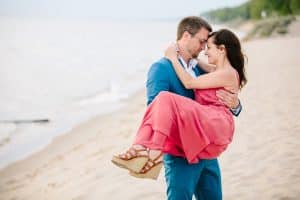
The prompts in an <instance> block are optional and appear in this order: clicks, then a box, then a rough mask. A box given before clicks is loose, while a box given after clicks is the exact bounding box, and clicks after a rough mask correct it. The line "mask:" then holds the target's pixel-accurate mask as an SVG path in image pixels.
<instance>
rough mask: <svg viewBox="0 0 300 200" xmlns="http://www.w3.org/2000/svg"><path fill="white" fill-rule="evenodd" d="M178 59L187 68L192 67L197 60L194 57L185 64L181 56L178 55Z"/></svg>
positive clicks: (195, 64)
mask: <svg viewBox="0 0 300 200" xmlns="http://www.w3.org/2000/svg"><path fill="white" fill-rule="evenodd" d="M179 60H180V62H181V63H182V65H183V67H184V68H185V69H188V68H190V69H194V68H195V67H196V66H197V64H198V61H197V59H195V58H192V59H190V61H189V63H188V64H189V65H187V63H186V62H185V61H184V59H183V58H182V57H181V56H179Z"/></svg>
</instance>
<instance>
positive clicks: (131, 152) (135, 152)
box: [119, 147, 148, 160]
mask: <svg viewBox="0 0 300 200" xmlns="http://www.w3.org/2000/svg"><path fill="white" fill-rule="evenodd" d="M142 151H147V152H148V149H147V148H144V149H135V148H134V147H130V148H129V149H128V150H127V151H126V152H125V153H124V154H120V155H119V157H122V155H124V157H125V159H127V160H130V159H133V158H136V157H137V156H138V155H139V152H142Z"/></svg>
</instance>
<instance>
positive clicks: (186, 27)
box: [177, 16, 212, 40]
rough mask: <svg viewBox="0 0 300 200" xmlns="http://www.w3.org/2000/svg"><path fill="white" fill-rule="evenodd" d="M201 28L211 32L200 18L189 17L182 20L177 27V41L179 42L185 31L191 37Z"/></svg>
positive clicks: (209, 27)
mask: <svg viewBox="0 0 300 200" xmlns="http://www.w3.org/2000/svg"><path fill="white" fill-rule="evenodd" d="M201 28H205V29H207V30H208V31H209V32H211V31H212V28H211V26H210V25H209V24H208V23H207V22H206V21H205V20H204V19H202V18H201V17H198V16H189V17H185V18H183V19H182V20H181V21H180V23H179V25H178V27H177V40H180V39H181V37H182V35H183V33H184V32H185V31H187V32H189V33H190V34H191V35H195V34H196V33H197V32H198V31H199V30H200V29H201Z"/></svg>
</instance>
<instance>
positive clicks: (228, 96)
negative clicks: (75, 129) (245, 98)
mask: <svg viewBox="0 0 300 200" xmlns="http://www.w3.org/2000/svg"><path fill="white" fill-rule="evenodd" d="M216 95H217V97H218V98H219V100H220V101H221V102H222V103H224V104H225V105H226V106H227V107H228V108H230V109H235V108H237V107H238V105H239V99H238V93H237V92H230V91H228V90H224V89H220V90H218V91H217V93H216Z"/></svg>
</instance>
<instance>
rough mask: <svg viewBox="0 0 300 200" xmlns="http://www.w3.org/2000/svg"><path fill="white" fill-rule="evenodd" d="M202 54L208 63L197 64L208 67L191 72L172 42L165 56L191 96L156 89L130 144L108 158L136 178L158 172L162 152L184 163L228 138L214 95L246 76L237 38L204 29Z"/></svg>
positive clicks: (206, 155) (213, 153)
mask: <svg viewBox="0 0 300 200" xmlns="http://www.w3.org/2000/svg"><path fill="white" fill-rule="evenodd" d="M206 55H207V56H208V62H209V64H204V63H203V62H200V66H201V67H203V69H204V70H205V71H207V72H209V73H207V74H205V75H202V76H200V77H197V78H194V77H192V76H190V75H189V74H188V73H187V72H186V71H185V70H184V69H183V67H182V66H181V64H180V62H179V60H178V55H177V50H176V47H175V46H170V47H169V48H168V49H167V50H166V52H165V57H166V58H168V59H169V60H170V61H171V62H172V65H173V67H174V70H175V72H176V74H177V76H178V77H179V79H180V81H181V82H182V84H183V85H184V87H185V88H187V89H195V101H194V100H191V99H189V98H186V97H183V96H180V95H177V94H173V93H170V92H161V93H160V94H159V95H158V96H157V97H156V98H155V99H154V101H153V102H152V103H151V104H150V105H149V106H148V108H147V110H146V113H145V115H144V118H143V121H142V124H141V126H140V128H139V130H138V133H137V135H136V137H135V141H134V143H133V145H132V146H131V147H130V148H129V150H128V151H126V152H125V153H123V154H120V155H117V156H114V157H113V159H112V162H113V163H115V164H116V165H118V166H120V167H123V168H126V169H129V170H130V171H131V175H133V176H136V177H140V178H152V179H156V178H157V177H158V174H159V171H160V169H161V167H162V153H163V152H165V153H169V154H172V155H175V156H183V157H185V158H186V159H187V160H188V162H189V163H197V162H198V161H199V159H212V158H216V157H218V156H219V155H220V154H221V153H222V152H223V151H224V150H225V149H226V148H227V146H228V144H230V142H231V141H232V136H233V132H234V121H233V117H232V113H231V112H230V111H229V110H228V108H227V107H226V106H225V105H224V104H222V103H221V102H220V101H219V100H218V98H217V97H216V91H217V90H218V89H219V88H224V89H226V90H229V91H231V92H238V90H239V89H241V88H242V87H243V86H244V85H245V83H246V82H247V80H246V77H245V70H244V56H243V54H242V52H241V45H240V42H239V40H238V38H237V37H236V36H235V35H234V33H232V32H231V31H229V30H226V29H222V30H220V31H217V32H213V33H211V34H210V35H209V38H208V42H207V50H206Z"/></svg>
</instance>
